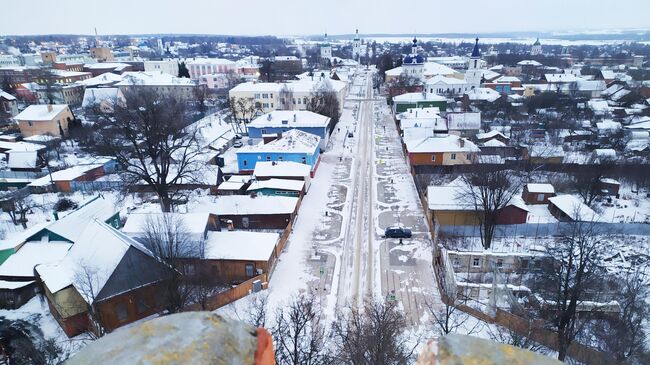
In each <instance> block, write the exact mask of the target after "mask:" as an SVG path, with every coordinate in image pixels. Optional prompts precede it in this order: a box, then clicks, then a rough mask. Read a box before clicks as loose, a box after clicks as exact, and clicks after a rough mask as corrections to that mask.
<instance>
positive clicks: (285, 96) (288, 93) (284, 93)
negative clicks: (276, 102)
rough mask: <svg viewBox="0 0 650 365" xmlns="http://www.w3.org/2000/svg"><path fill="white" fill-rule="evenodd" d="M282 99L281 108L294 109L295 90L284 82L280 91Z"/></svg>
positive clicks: (279, 94)
mask: <svg viewBox="0 0 650 365" xmlns="http://www.w3.org/2000/svg"><path fill="white" fill-rule="evenodd" d="M278 97H279V99H280V108H281V109H282V110H292V109H293V90H291V89H289V86H287V84H286V83H285V84H283V85H282V87H281V88H280V92H279V93H278Z"/></svg>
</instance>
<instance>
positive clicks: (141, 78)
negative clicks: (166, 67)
mask: <svg viewBox="0 0 650 365" xmlns="http://www.w3.org/2000/svg"><path fill="white" fill-rule="evenodd" d="M115 85H116V86H131V85H145V86H194V82H192V80H190V79H187V78H182V77H176V76H172V75H170V74H168V73H164V72H162V71H151V72H143V71H139V72H125V73H124V75H123V78H122V81H120V82H118V83H117V84H115Z"/></svg>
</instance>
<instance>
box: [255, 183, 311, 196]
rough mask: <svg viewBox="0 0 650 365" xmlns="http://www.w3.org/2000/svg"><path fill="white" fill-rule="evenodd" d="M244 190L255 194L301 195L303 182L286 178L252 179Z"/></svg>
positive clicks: (303, 191) (303, 187)
mask: <svg viewBox="0 0 650 365" xmlns="http://www.w3.org/2000/svg"><path fill="white" fill-rule="evenodd" d="M246 192H248V193H253V194H257V195H270V196H273V195H276V196H295V197H302V196H303V195H304V194H305V182H304V181H300V180H288V179H268V180H253V181H252V182H251V184H250V185H249V186H248V188H247V189H246Z"/></svg>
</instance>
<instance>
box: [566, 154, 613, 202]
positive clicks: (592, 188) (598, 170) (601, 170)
mask: <svg viewBox="0 0 650 365" xmlns="http://www.w3.org/2000/svg"><path fill="white" fill-rule="evenodd" d="M613 167H614V161H612V160H610V159H604V160H601V161H600V163H599V164H598V165H592V166H585V167H583V168H582V169H580V170H579V171H576V172H575V174H574V175H573V180H572V184H571V186H572V188H573V190H574V191H575V192H576V193H578V194H579V195H580V197H581V198H582V201H583V202H584V203H585V204H586V205H588V206H591V205H592V204H593V202H594V200H595V199H596V197H598V195H599V194H600V179H602V178H603V177H606V176H607V174H608V173H609V172H611V170H612V169H613Z"/></svg>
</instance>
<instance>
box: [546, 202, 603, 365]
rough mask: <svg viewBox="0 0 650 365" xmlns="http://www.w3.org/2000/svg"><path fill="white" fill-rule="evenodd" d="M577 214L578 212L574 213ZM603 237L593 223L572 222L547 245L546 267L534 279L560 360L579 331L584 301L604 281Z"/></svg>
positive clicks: (595, 295)
mask: <svg viewBox="0 0 650 365" xmlns="http://www.w3.org/2000/svg"><path fill="white" fill-rule="evenodd" d="M577 213H579V212H577ZM606 240H607V237H606V236H604V235H602V232H600V231H599V229H598V226H597V225H596V223H595V222H589V221H587V222H573V223H571V224H570V225H569V226H568V227H567V228H566V230H565V231H564V232H563V235H562V237H561V238H560V239H558V240H556V241H552V242H550V243H549V244H548V247H547V252H548V255H549V257H550V258H552V262H551V263H550V265H547V266H550V267H547V268H545V269H544V270H542V274H541V275H539V276H538V277H537V278H535V280H534V286H537V290H536V292H537V293H539V295H540V296H541V298H543V301H542V303H541V311H540V313H541V315H542V317H543V318H544V319H545V320H546V321H547V323H548V325H549V327H550V328H551V329H553V330H554V331H555V332H556V333H557V341H558V349H557V350H558V359H559V360H561V361H564V359H565V358H566V356H567V351H568V349H569V346H570V345H571V343H572V342H573V341H574V340H575V339H576V338H577V337H578V336H579V335H581V333H582V330H583V329H584V326H585V324H586V323H587V318H586V317H587V316H581V315H580V313H581V312H584V311H592V310H596V309H597V308H598V306H593V309H589V308H588V307H587V308H583V309H580V310H579V306H580V305H583V306H584V305H587V304H588V303H586V301H587V300H598V299H599V298H600V295H601V294H602V291H603V290H604V287H605V284H604V283H603V281H604V274H603V270H602V267H601V266H600V261H599V256H598V255H599V253H600V252H602V249H603V247H604V245H603V242H604V241H606Z"/></svg>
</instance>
